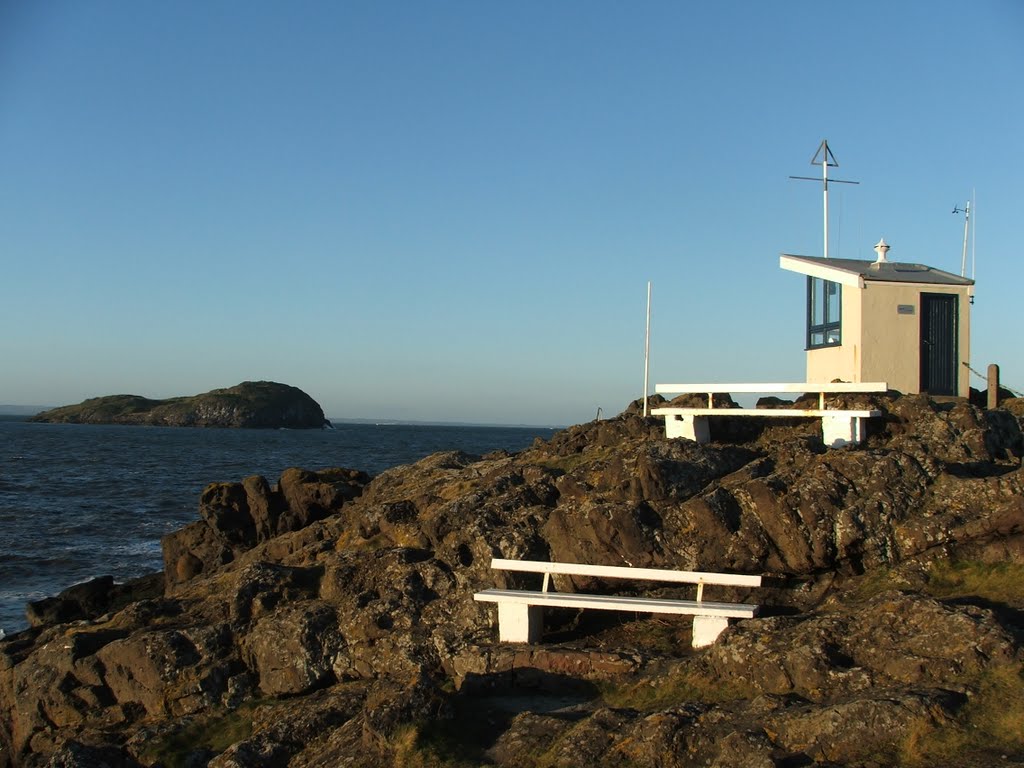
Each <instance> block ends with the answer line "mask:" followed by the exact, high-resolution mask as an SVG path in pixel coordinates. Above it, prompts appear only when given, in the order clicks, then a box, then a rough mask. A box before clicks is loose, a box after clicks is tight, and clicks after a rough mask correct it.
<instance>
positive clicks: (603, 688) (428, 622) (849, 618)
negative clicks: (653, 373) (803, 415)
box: [0, 393, 1024, 768]
mask: <svg viewBox="0 0 1024 768" xmlns="http://www.w3.org/2000/svg"><path fill="white" fill-rule="evenodd" d="M850 401H851V404H853V403H857V404H858V405H860V406H861V407H863V406H864V405H870V407H873V408H879V409H881V410H882V411H883V412H884V413H885V416H884V418H882V419H880V420H878V421H879V423H878V424H876V425H874V426H873V432H872V434H871V435H870V437H869V440H868V442H867V444H866V445H865V446H863V447H862V448H859V449H854V450H827V449H825V447H824V446H823V445H822V443H821V440H820V437H819V436H818V435H817V434H816V430H815V427H814V425H813V424H812V423H810V420H795V421H793V422H792V423H789V422H788V421H787V420H780V419H764V420H763V423H759V421H760V420H750V419H748V420H739V419H737V420H736V421H737V422H741V421H742V423H736V424H728V423H726V424H724V425H723V429H718V430H716V438H717V442H715V443H712V444H710V445H704V446H699V445H696V444H694V443H692V442H688V441H685V440H675V441H668V440H665V438H664V437H663V431H662V430H663V426H662V424H661V422H660V421H659V420H657V419H653V418H648V419H644V418H643V417H642V416H640V415H639V413H640V411H639V403H635V404H633V405H632V406H631V407H630V408H629V409H628V410H627V412H625V413H624V414H623V415H622V416H620V417H618V418H615V419H609V420H605V421H595V422H591V423H589V424H585V425H580V426H577V427H572V428H570V429H568V430H565V431H563V432H560V433H558V434H556V435H555V436H554V437H553V438H552V439H551V440H550V441H548V442H543V441H537V442H536V443H535V444H534V446H533V447H532V448H531V449H529V450H527V451H524V452H522V453H520V454H517V455H509V454H507V453H504V452H499V453H495V454H491V455H488V456H484V457H473V456H467V455H465V454H461V453H455V452H450V453H440V454H435V455H434V456H430V457H428V458H426V459H424V460H422V461H420V462H417V463H416V464H413V465H410V466H406V467H397V468H394V469H392V470H389V471H387V472H384V473H383V474H381V475H380V476H378V477H376V478H374V479H373V480H372V481H370V480H369V478H367V477H366V476H365V475H362V474H361V473H358V472H354V471H352V470H329V471H325V472H319V473H311V472H303V471H300V470H289V471H288V472H286V473H285V474H284V475H283V476H282V477H281V478H280V480H279V481H278V482H277V483H276V484H274V485H271V484H270V483H268V482H267V481H266V480H265V479H263V478H260V477H251V478H247V479H245V480H243V481H241V482H237V483H217V484H214V485H211V486H209V487H208V488H207V489H206V490H205V491H204V492H203V495H202V499H201V501H200V519H199V520H198V521H197V522H195V523H192V524H191V525H190V526H187V527H186V528H185V529H183V530H181V531H178V532H176V533H174V534H171V535H169V536H167V537H165V539H164V542H163V545H164V558H165V565H166V571H165V573H164V577H165V584H164V591H163V594H162V595H154V594H149V595H142V594H140V595H138V596H137V597H138V598H139V599H136V600H134V601H132V602H128V603H127V604H123V603H119V604H113V603H105V602H104V601H103V600H100V599H99V598H98V597H97V596H96V594H95V593H96V591H97V590H96V587H97V586H99V587H101V589H100V590H99V591H100V592H102V585H92V586H82V587H81V588H80V589H79V588H76V589H79V591H78V592H77V593H75V594H74V595H72V594H65V595H62V596H61V599H62V600H64V601H65V603H60V604H58V605H57V606H56V607H54V609H53V610H49V609H48V610H45V611H44V610H43V609H42V608H39V609H37V620H36V621H35V622H34V624H35V625H34V626H33V627H32V628H31V629H29V630H27V631H25V632H22V633H20V634H17V635H14V636H12V637H10V638H7V639H5V640H3V641H0V745H2V746H0V767H2V768H8V766H32V767H34V766H43V765H56V766H86V765H89V766H91V765H111V766H122V765H123V766H136V765H148V766H152V765H161V766H184V765H197V766H198V765H203V766H206V765H208V766H212V767H213V768H256V767H257V766H292V767H295V768H298V767H300V766H302V767H307V766H308V767H310V768H311V767H312V766H335V765H354V766H387V765H410V766H415V765H424V766H425V765H442V766H443V765H452V766H456V765H458V766H464V765H482V764H491V765H502V766H516V768H520V767H521V766H535V765H537V766H539V765H543V766H626V765H630V766H651V767H652V768H653V766H680V767H681V766H692V765H711V766H751V767H752V768H753V767H757V768H762V767H763V768H778V767H779V766H815V765H817V766H888V765H903V764H920V765H929V764H944V765H954V764H955V765H966V766H982V765H992V764H999V765H1013V764H1022V763H1024V736H1022V735H1021V734H1022V733H1024V729H1022V728H1021V724H1022V723H1024V679H1022V677H1021V674H1020V669H1021V664H1022V662H1024V652H1022V646H1021V643H1022V640H1024V469H1022V466H1021V456H1022V454H1024V450H1022V449H1024V440H1022V433H1021V419H1022V417H1024V414H1022V413H1021V410H1020V409H1018V410H1013V409H1012V408H1011V407H1006V408H1002V409H999V410H995V411H989V412H985V411H981V410H979V409H977V408H976V407H974V406H972V405H970V404H968V403H966V402H959V403H937V402H934V401H932V400H930V399H928V398H927V397H917V396H915V397H899V396H898V395H896V394H895V393H890V394H887V395H884V396H869V397H864V396H857V397H853V396H851V397H850ZM798 402H799V401H798ZM1006 405H1007V406H1013V405H1015V403H1014V401H1007V402H1006ZM496 555H498V556H503V557H530V558H540V559H543V558H555V559H562V560H581V561H585V562H592V563H604V564H610V565H624V564H631V565H636V566H641V565H646V566H654V567H676V568H687V569H706V570H735V571H745V572H756V573H763V574H766V576H767V579H766V586H765V587H764V588H763V589H761V590H759V591H757V593H756V594H753V595H751V594H750V593H749V592H745V591H731V590H729V589H726V588H722V589H720V590H716V591H715V593H714V597H721V598H725V599H739V600H747V599H753V600H756V601H757V602H759V603H761V604H762V605H764V606H765V607H766V610H765V612H764V615H763V616H762V617H760V618H757V619H752V620H747V621H742V622H739V623H737V624H735V625H733V626H731V627H730V628H729V629H727V630H726V631H725V632H724V633H723V634H722V635H721V636H720V638H719V639H718V641H717V642H716V643H715V644H714V645H712V646H711V647H709V648H706V649H703V650H700V651H694V650H693V649H691V648H690V642H689V640H690V622H689V620H688V619H685V618H673V617H667V618H666V617H660V618H651V617H649V616H633V615H619V614H614V613H605V612H598V611H591V612H586V611H584V612H582V613H576V612H572V611H568V610H566V611H561V612H560V611H551V612H550V614H549V615H548V616H547V617H546V619H547V626H546V635H545V643H543V644H540V645H536V646H515V645H502V644H499V643H498V642H497V639H496V630H495V626H494V625H495V616H494V613H495V611H494V608H493V606H488V605H483V604H479V603H476V602H474V601H473V599H472V593H473V592H474V591H475V590H477V589H480V588H483V587H487V586H493V585H495V584H498V585H503V584H505V583H508V584H510V585H513V584H518V583H526V577H524V576H522V575H516V574H495V573H493V572H491V571H490V569H489V560H490V558H491V557H492V556H496ZM556 586H557V588H559V589H563V590H564V589H577V590H588V589H603V590H607V589H619V590H622V589H625V590H630V591H641V590H643V591H658V592H662V593H672V592H674V590H672V589H660V590H652V589H651V587H650V585H644V584H642V583H636V584H616V585H608V584H600V583H597V582H595V581H594V580H588V579H577V580H576V582H575V583H572V582H570V581H569V580H559V579H556ZM684 594H685V593H684ZM709 596H710V595H709ZM69 606H70V607H69Z"/></svg>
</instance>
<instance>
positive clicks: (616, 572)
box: [491, 557, 761, 587]
mask: <svg viewBox="0 0 1024 768" xmlns="http://www.w3.org/2000/svg"><path fill="white" fill-rule="evenodd" d="M491 568H492V569H494V570H497V571H517V572H520V573H550V574H558V575H566V576H594V577H598V578H601V577H603V578H611V579H638V580H641V581H666V582H673V583H680V584H697V583H698V582H704V583H705V584H717V585H723V586H734V587H759V586H761V577H760V576H748V575H745V574H740V573H709V572H704V571H672V570H666V569H662V568H629V567H624V566H616V565H585V564H583V563H552V562H547V561H544V560H505V559H502V558H498V557H496V558H494V559H493V560H491Z"/></svg>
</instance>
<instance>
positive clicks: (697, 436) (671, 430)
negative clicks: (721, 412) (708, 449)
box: [665, 415, 711, 444]
mask: <svg viewBox="0 0 1024 768" xmlns="http://www.w3.org/2000/svg"><path fill="white" fill-rule="evenodd" d="M665 437H685V438H686V439H687V440H693V441H695V442H698V443H701V444H703V443H710V442H711V427H710V426H709V425H708V418H707V416H680V415H670V416H666V417H665Z"/></svg>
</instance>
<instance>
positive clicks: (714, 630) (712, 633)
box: [692, 616, 729, 648]
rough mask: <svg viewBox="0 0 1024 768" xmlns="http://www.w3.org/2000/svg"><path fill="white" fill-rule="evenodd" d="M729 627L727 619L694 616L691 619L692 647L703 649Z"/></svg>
mask: <svg viewBox="0 0 1024 768" xmlns="http://www.w3.org/2000/svg"><path fill="white" fill-rule="evenodd" d="M728 626H729V619H727V618H723V617H720V616H694V617H693V643H692V645H693V647H694V648H703V647H704V646H707V645H711V644H712V643H714V642H715V639H716V638H717V637H718V636H719V635H720V634H722V630H724V629H725V628H726V627H728Z"/></svg>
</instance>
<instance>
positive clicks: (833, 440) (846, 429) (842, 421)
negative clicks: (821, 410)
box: [821, 416, 865, 448]
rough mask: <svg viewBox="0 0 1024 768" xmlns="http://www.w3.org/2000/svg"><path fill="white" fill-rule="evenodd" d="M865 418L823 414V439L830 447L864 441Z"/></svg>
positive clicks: (858, 443)
mask: <svg viewBox="0 0 1024 768" xmlns="http://www.w3.org/2000/svg"><path fill="white" fill-rule="evenodd" d="M864 421H865V420H864V419H862V418H860V417H859V416H852V417H851V416H822V417H821V439H822V441H823V442H824V443H825V445H827V446H829V447H830V448H842V447H844V446H847V445H860V444H861V443H862V442H864Z"/></svg>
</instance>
